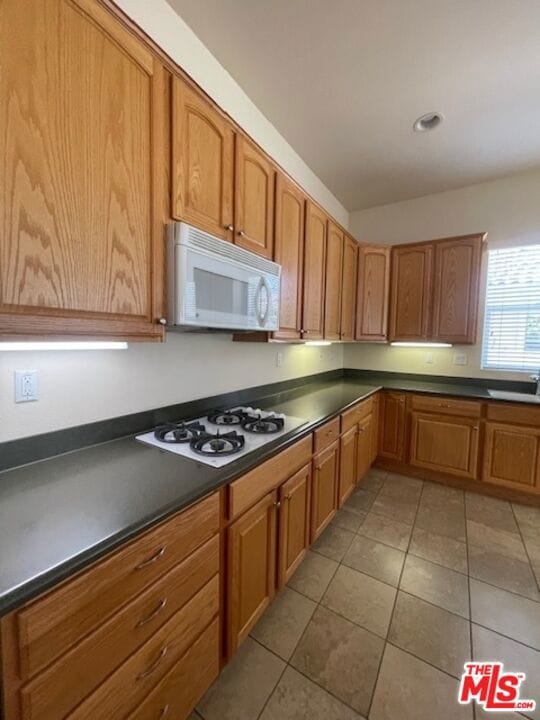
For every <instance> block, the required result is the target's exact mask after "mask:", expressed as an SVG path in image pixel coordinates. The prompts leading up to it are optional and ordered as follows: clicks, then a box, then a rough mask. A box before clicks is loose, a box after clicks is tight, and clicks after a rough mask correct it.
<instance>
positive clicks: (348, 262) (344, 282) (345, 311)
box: [341, 235, 358, 340]
mask: <svg viewBox="0 0 540 720" xmlns="http://www.w3.org/2000/svg"><path fill="white" fill-rule="evenodd" d="M357 264H358V243H357V242H356V240H354V239H353V238H352V237H349V236H348V235H345V239H344V241H343V264H342V274H341V339H342V340H354V333H355V327H354V323H355V319H356V281H357V276H358V268H357Z"/></svg>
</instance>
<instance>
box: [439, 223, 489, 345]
mask: <svg viewBox="0 0 540 720" xmlns="http://www.w3.org/2000/svg"><path fill="white" fill-rule="evenodd" d="M484 237H485V236H484V235H483V234H481V235H471V236H470V237H462V238H457V239H450V240H446V241H443V242H438V243H436V244H435V275H434V282H433V322H432V332H431V334H432V338H433V340H439V341H441V342H449V343H474V342H476V325H477V315H478V294H479V288H480V260H481V257H482V242H483V239H484Z"/></svg>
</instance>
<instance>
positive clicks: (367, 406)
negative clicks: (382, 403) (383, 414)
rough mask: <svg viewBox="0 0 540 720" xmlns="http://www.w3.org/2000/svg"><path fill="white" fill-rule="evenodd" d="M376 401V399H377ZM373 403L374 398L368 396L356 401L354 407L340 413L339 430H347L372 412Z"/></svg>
mask: <svg viewBox="0 0 540 720" xmlns="http://www.w3.org/2000/svg"><path fill="white" fill-rule="evenodd" d="M377 401H378V399H377ZM374 403H375V398H368V399H367V400H362V402H359V403H357V404H356V405H355V406H354V407H352V408H350V410H347V411H346V412H344V413H342V414H341V432H342V433H344V432H347V430H350V429H351V428H352V426H353V425H356V424H357V423H359V422H360V421H361V420H363V419H364V418H365V417H367V416H368V415H369V413H370V412H372V410H373V407H374Z"/></svg>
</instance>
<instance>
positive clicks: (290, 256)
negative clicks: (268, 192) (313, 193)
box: [274, 173, 306, 340]
mask: <svg viewBox="0 0 540 720" xmlns="http://www.w3.org/2000/svg"><path fill="white" fill-rule="evenodd" d="M305 207H306V197H305V195H304V194H303V192H302V191H301V190H299V188H297V187H296V185H293V183H292V182H290V181H289V180H287V178H285V177H284V176H283V175H282V174H281V173H278V176H277V179H276V233H275V238H274V242H275V246H274V260H275V261H276V262H277V263H279V264H280V265H281V304H280V311H279V332H276V333H274V338H277V339H280V340H294V339H297V338H300V337H301V332H300V331H301V329H302V275H303V271H304V268H303V262H304V219H305Z"/></svg>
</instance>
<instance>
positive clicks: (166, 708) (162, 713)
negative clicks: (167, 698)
mask: <svg viewBox="0 0 540 720" xmlns="http://www.w3.org/2000/svg"><path fill="white" fill-rule="evenodd" d="M169 708H170V705H169V704H168V703H167V705H165V707H164V708H163V709H162V710H161V713H160V715H159V720H163V718H164V717H166V716H167V715H168V714H169Z"/></svg>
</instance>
